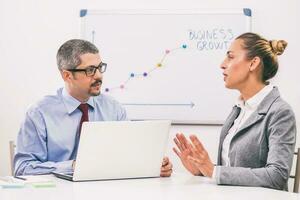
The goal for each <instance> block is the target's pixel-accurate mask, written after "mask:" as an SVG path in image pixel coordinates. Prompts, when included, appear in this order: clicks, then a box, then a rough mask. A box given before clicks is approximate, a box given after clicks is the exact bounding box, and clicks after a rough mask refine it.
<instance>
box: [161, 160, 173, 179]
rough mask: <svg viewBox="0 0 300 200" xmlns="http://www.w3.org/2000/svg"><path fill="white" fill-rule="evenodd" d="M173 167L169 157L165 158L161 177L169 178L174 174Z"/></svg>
mask: <svg viewBox="0 0 300 200" xmlns="http://www.w3.org/2000/svg"><path fill="white" fill-rule="evenodd" d="M172 168H173V165H172V163H171V162H170V160H169V158H168V157H164V159H163V162H162V166H161V168H160V176H161V177H169V176H171V174H172Z"/></svg>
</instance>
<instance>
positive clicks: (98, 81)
mask: <svg viewBox="0 0 300 200" xmlns="http://www.w3.org/2000/svg"><path fill="white" fill-rule="evenodd" d="M99 84H100V85H101V84H102V80H96V81H95V82H94V83H92V84H91V86H92V87H93V86H98V85H99Z"/></svg>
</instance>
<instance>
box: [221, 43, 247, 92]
mask: <svg viewBox="0 0 300 200" xmlns="http://www.w3.org/2000/svg"><path fill="white" fill-rule="evenodd" d="M242 44H243V40H241V39H237V40H234V41H233V42H232V44H231V45H230V47H229V50H228V51H227V55H226V57H225V59H224V61H223V62H222V64H221V69H223V75H224V82H225V87H227V88H229V89H238V90H240V89H242V88H243V87H244V86H245V85H246V84H247V81H248V80H249V76H250V66H251V60H247V58H246V53H247V52H246V50H244V49H243V48H242Z"/></svg>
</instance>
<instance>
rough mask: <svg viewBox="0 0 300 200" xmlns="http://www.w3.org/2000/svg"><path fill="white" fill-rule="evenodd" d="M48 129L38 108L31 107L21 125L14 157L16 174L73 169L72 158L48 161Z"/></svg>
mask: <svg viewBox="0 0 300 200" xmlns="http://www.w3.org/2000/svg"><path fill="white" fill-rule="evenodd" d="M47 155H48V152H47V130H46V126H45V122H44V120H43V117H42V115H41V114H40V112H39V111H38V109H30V110H29V111H28V112H27V113H26V116H25V120H24V122H23V123H22V125H21V128H20V131H19V133H18V139H17V151H16V155H15V157H14V169H15V171H14V173H15V175H33V174H48V173H51V172H52V171H59V172H69V171H72V163H73V161H72V160H68V161H62V162H51V161H48V156H47Z"/></svg>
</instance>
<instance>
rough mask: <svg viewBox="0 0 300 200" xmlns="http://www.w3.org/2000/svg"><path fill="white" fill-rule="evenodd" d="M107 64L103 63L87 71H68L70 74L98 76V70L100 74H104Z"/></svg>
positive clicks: (86, 69)
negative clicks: (82, 73)
mask: <svg viewBox="0 0 300 200" xmlns="http://www.w3.org/2000/svg"><path fill="white" fill-rule="evenodd" d="M106 67H107V64H106V63H103V62H101V63H100V64H99V65H98V66H94V65H91V66H88V67H86V68H85V69H67V71H70V72H85V74H86V76H94V75H95V74H96V71H97V69H98V70H99V72H100V73H104V72H105V70H106Z"/></svg>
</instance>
